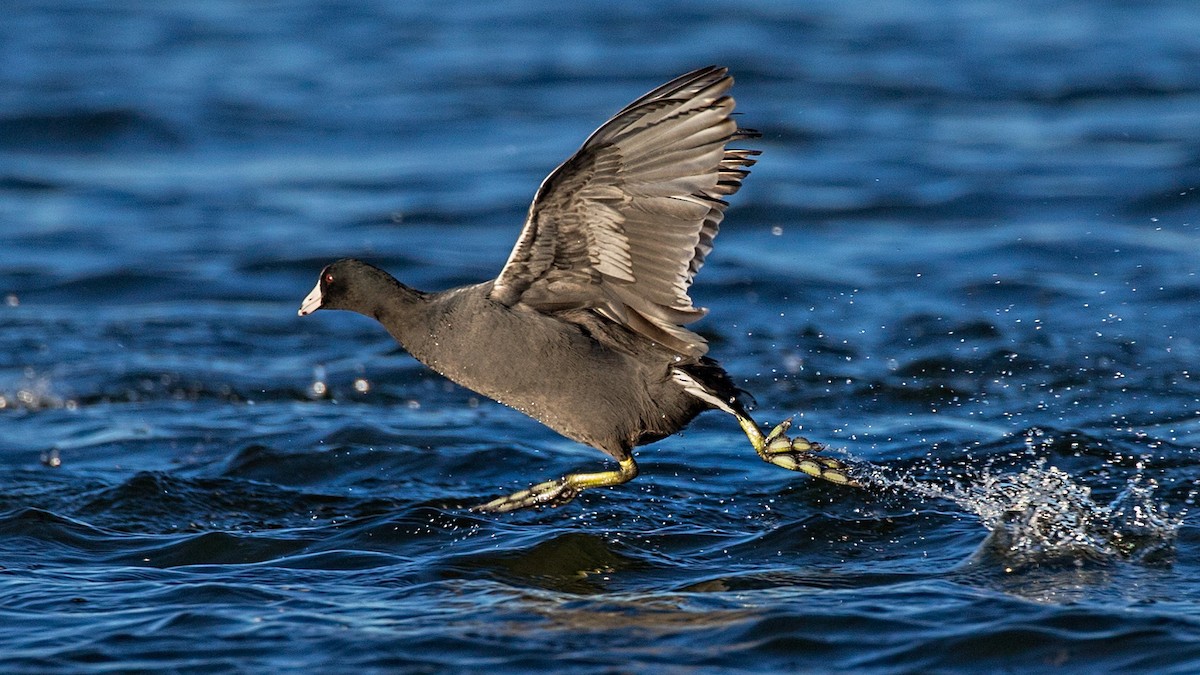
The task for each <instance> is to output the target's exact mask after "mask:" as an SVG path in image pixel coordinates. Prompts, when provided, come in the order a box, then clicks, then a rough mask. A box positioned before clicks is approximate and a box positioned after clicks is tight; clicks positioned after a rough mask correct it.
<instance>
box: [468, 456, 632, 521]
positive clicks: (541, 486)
mask: <svg viewBox="0 0 1200 675" xmlns="http://www.w3.org/2000/svg"><path fill="white" fill-rule="evenodd" d="M637 474H638V468H637V464H636V463H635V462H634V461H633V457H632V456H629V457H626V458H625V459H621V460H618V461H617V469H616V471H598V472H596V473H572V474H567V475H566V476H563V477H562V478H559V479H558V480H548V481H546V482H545V483H538V484H537V485H534V486H533V487H530V488H527V489H525V490H521V491H519V492H514V493H512V494H511V495H508V496H507V497H499V498H497V499H493V500H492V501H490V502H487V503H486V504H480V505H479V506H475V507H472V508H471V510H472V511H474V512H476V513H507V512H509V511H516V510H517V509H523V508H526V507H529V506H536V507H542V506H562V505H563V504H566V503H568V502H570V501H571V500H572V499H575V497H576V496H578V495H579V493H580V492H582V491H583V490H586V489H588V488H594V487H607V486H610V485H620V484H621V483H627V482H629V481H631V480H633V478H634V477H635V476H637Z"/></svg>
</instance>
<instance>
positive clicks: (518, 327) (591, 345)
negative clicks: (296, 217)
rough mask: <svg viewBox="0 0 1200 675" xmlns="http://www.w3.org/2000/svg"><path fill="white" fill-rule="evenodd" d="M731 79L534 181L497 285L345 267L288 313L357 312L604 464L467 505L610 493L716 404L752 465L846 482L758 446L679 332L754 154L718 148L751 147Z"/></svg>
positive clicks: (633, 114) (616, 120) (601, 132)
mask: <svg viewBox="0 0 1200 675" xmlns="http://www.w3.org/2000/svg"><path fill="white" fill-rule="evenodd" d="M732 85H733V78H732V77H730V76H729V74H728V72H727V70H726V69H725V68H720V67H716V66H709V67H707V68H701V69H700V70H696V71H693V72H691V73H688V74H686V75H682V76H680V77H678V78H676V79H674V80H671V81H670V82H668V83H666V84H664V85H662V86H661V87H659V88H657V89H655V90H653V91H651V92H650V93H648V94H646V95H645V96H642V97H641V98H639V99H637V100H636V101H634V102H633V103H630V104H629V105H628V106H626V107H625V109H624V110H621V111H620V112H619V113H617V114H616V115H615V116H614V117H613V118H612V119H610V120H609V121H607V122H605V123H604V125H603V126H601V127H600V128H599V129H597V130H596V131H595V132H594V133H593V134H592V135H591V136H590V137H589V138H588V139H587V141H586V142H585V143H584V144H583V147H582V148H580V149H579V151H578V152H576V153H575V154H574V155H573V156H572V157H571V158H570V159H568V160H567V161H566V162H565V163H563V164H562V165H561V166H559V167H558V168H557V169H555V170H554V171H553V172H552V173H551V174H550V175H549V177H547V178H546V180H544V181H543V182H542V185H541V187H540V188H538V191H537V195H536V196H535V197H534V199H533V204H532V205H531V206H530V207H529V215H528V217H527V218H526V221H525V227H524V229H523V230H522V231H521V234H520V237H519V238H518V239H517V244H516V246H515V247H514V248H513V251H512V253H511V254H510V255H509V257H508V262H506V263H505V264H504V269H502V270H501V271H500V275H499V276H498V277H496V278H495V279H494V280H492V281H485V282H483V283H480V284H476V285H473V286H464V287H460V288H454V289H450V290H447V291H440V292H436V293H425V292H422V291H418V290H415V289H412V288H409V287H407V286H405V285H403V284H401V283H400V282H398V281H396V279H394V278H393V277H392V276H391V275H389V274H388V273H387V272H384V271H383V270H381V269H379V268H377V267H373V266H371V265H368V264H367V263H364V262H361V261H358V260H352V259H346V260H339V261H337V262H335V263H333V264H331V265H329V266H328V267H326V268H325V269H324V270H322V271H321V276H320V278H319V280H318V281H317V285H316V287H315V288H313V290H312V292H311V293H309V295H308V297H306V298H305V299H304V304H303V305H302V306H301V307H300V315H301V316H304V315H307V314H311V313H312V312H314V311H316V310H318V309H348V310H352V311H355V312H358V313H360V314H363V315H365V316H369V317H372V318H374V319H376V320H377V321H379V322H380V323H381V324H383V326H384V328H386V329H387V331H388V332H389V333H391V335H392V337H394V338H396V340H398V341H399V342H400V344H401V345H403V346H404V348H405V349H406V350H407V351H408V352H409V353H410V354H412V355H413V356H414V357H415V358H416V359H417V360H419V361H421V362H422V363H424V364H425V365H427V366H429V367H430V368H432V369H433V370H435V371H437V372H439V373H441V374H442V375H444V376H446V377H447V378H449V379H451V380H453V381H454V382H457V383H458V384H460V385H462V386H464V387H467V388H468V389H471V390H474V391H476V392H479V393H480V394H483V395H484V396H487V397H489V398H492V399H495V400H496V401H499V402H500V403H503V404H505V405H507V406H511V407H513V408H516V409H517V410H520V411H521V412H523V413H525V414H526V415H529V416H530V417H532V418H534V419H536V420H538V421H540V422H542V423H543V424H545V425H546V426H548V427H550V428H551V429H554V430H555V431H557V432H558V433H560V434H562V435H563V436H566V437H567V438H570V439H573V440H576V441H579V442H580V443H585V444H587V445H590V446H592V447H594V448H597V449H598V450H601V451H603V452H604V453H606V454H608V455H609V456H610V457H612V458H613V459H615V460H616V461H617V468H616V470H612V471H600V472H597V473H573V474H569V475H567V476H564V477H563V478H560V479H558V480H552V481H547V482H544V483H539V484H537V485H534V486H533V487H531V488H529V489H527V490H521V491H520V492H517V493H514V494H511V495H509V496H507V497H500V498H499V499H495V500H492V501H490V502H487V503H486V504H482V505H479V506H477V507H475V508H476V510H479V511H497V512H498V511H511V510H514V509H518V508H522V507H526V506H559V505H561V504H565V503H567V502H568V501H570V500H571V499H573V498H574V497H575V496H576V495H577V494H578V493H579V491H580V490H583V489H586V488H593V487H600V486H609V485H619V484H621V483H624V482H626V481H628V480H630V479H632V478H633V477H634V476H636V475H637V473H638V469H637V464H636V463H635V462H634V459H633V448H635V447H637V446H639V445H645V444H647V443H652V442H654V441H657V440H659V439H662V438H664V437H666V436H669V435H671V434H674V433H675V432H677V431H679V430H680V429H682V428H683V427H684V426H686V425H687V424H688V423H689V422H691V420H692V419H693V418H694V417H696V415H698V414H700V413H702V412H704V411H706V410H714V409H715V410H722V411H724V412H727V413H729V414H730V415H733V416H734V417H735V418H736V419H737V421H738V423H739V424H740V425H741V427H742V430H743V431H744V432H745V433H746V435H747V436H748V437H749V439H750V443H751V444H752V445H753V446H754V449H755V451H756V452H758V455H759V456H760V457H761V458H762V459H763V460H765V461H767V462H770V463H772V464H775V465H777V466H781V467H783V468H785V469H791V470H794V471H802V472H804V473H806V474H809V475H811V476H816V477H819V478H824V479H825V480H828V481H832V482H834V483H839V484H849V485H855V484H856V483H855V481H854V480H853V479H852V478H851V477H850V476H849V474H848V473H847V471H846V467H845V466H844V465H843V464H842V463H840V462H838V461H837V460H834V459H831V458H829V457H824V456H821V455H818V454H816V453H817V452H818V451H819V450H821V446H819V445H817V444H816V443H810V442H809V441H807V440H805V439H803V438H795V439H789V438H788V437H787V436H785V435H784V434H785V432H786V431H787V429H788V427H789V426H790V424H791V420H790V419H789V420H787V421H785V422H783V423H782V424H780V425H778V426H777V427H775V428H774V430H772V431H771V432H770V433H769V434H768V435H766V436H765V437H764V436H763V434H762V432H761V431H760V430H759V427H758V425H757V424H756V423H755V422H754V420H752V419H751V418H750V415H749V414H748V413H747V412H746V409H745V407H743V405H742V404H741V403H740V402H739V399H738V395H739V393H741V392H740V390H739V389H738V388H737V387H736V386H735V385H734V384H733V382H732V380H730V378H729V375H728V374H726V372H725V370H724V369H723V368H721V366H720V365H719V364H718V363H717V362H716V361H714V360H713V359H711V358H709V357H707V356H705V353H706V352H707V351H708V345H707V344H706V343H705V340H704V338H702V337H700V336H699V335H697V334H695V333H693V332H691V331H689V330H688V329H686V328H684V326H685V325H687V324H690V323H692V322H694V321H696V320H697V319H699V318H700V317H702V316H704V314H705V310H704V309H702V308H697V307H694V306H692V300H691V298H690V297H688V288H689V286H691V283H692V279H693V278H694V277H695V276H696V273H697V272H698V271H699V270H700V268H701V266H702V265H703V264H704V259H705V257H706V256H707V255H708V254H709V252H710V251H712V247H713V238H714V237H716V235H717V228H718V226H719V225H720V223H721V219H722V218H723V217H724V215H725V208H726V206H727V205H728V204H727V203H726V202H725V201H724V200H723V199H722V198H723V197H725V196H726V195H731V194H733V193H734V192H737V190H738V188H740V187H741V184H742V180H743V179H744V178H745V177H746V176H747V175H748V174H749V171H747V168H748V167H750V166H751V165H753V164H754V161H755V160H754V159H753V157H754V156H756V155H758V154H759V152H758V151H757V150H745V149H733V148H729V147H728V145H729V144H730V143H733V142H736V141H740V140H743V139H747V138H755V137H757V136H758V134H757V133H756V132H754V131H751V130H748V129H738V127H737V124H736V123H735V122H734V120H733V118H732V117H731V114H732V112H733V106H734V103H733V99H732V98H730V97H729V95H728V94H727V92H728V91H729V88H730V87H731V86H732Z"/></svg>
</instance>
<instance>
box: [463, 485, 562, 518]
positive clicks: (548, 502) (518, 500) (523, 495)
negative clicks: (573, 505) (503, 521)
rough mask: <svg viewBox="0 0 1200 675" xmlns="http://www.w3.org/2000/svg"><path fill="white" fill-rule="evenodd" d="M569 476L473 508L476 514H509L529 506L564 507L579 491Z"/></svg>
mask: <svg viewBox="0 0 1200 675" xmlns="http://www.w3.org/2000/svg"><path fill="white" fill-rule="evenodd" d="M569 478H570V477H569V476H567V477H563V478H559V479H558V480H548V481H546V482H545V483H538V484H537V485H534V486H532V487H530V488H527V489H525V490H520V491H517V492H514V493H512V494H511V495H508V496H505V497H498V498H496V499H493V500H492V501H490V502H487V503H485V504H480V505H478V506H473V507H471V510H472V511H475V512H476V513H507V512H509V511H516V510H517V509H523V508H526V507H529V506H562V505H563V504H566V503H568V502H570V501H571V500H572V499H575V495H578V494H579V490H578V489H577V488H575V487H574V486H572V485H571V481H570V480H569Z"/></svg>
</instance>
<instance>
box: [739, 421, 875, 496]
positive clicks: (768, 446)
mask: <svg viewBox="0 0 1200 675" xmlns="http://www.w3.org/2000/svg"><path fill="white" fill-rule="evenodd" d="M743 426H745V425H743ZM791 426H792V420H791V418H790V417H789V418H788V419H786V420H784V421H783V422H780V423H779V424H778V425H776V426H775V428H774V429H772V430H771V433H769V434H767V436H766V438H763V437H762V435H761V433H758V434H755V435H757V438H755V435H750V434H749V432H747V435H750V441H751V443H753V444H754V449H755V450H756V451H757V452H758V456H759V457H761V458H762V459H763V461H765V462H770V463H771V464H774V465H775V466H779V467H783V468H784V469H787V470H789V471H799V472H801V473H806V474H808V475H810V476H812V477H813V478H820V479H822V480H827V481H829V482H830V483H837V484H838V485H849V486H852V487H862V484H861V483H859V482H858V481H857V480H855V479H854V478H852V477H851V476H850V467H849V466H848V465H846V464H845V463H843V462H840V461H838V460H836V459H834V458H832V457H826V456H824V455H820V454H817V453H819V452H821V451H822V450H824V449H825V446H823V445H821V444H820V443H814V442H812V441H810V440H808V439H807V438H804V437H802V436H797V437H795V438H788V437H787V435H786V433H787V430H788V429H789V428H790V427H791ZM755 431H758V429H757V427H755Z"/></svg>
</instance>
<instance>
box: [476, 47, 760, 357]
mask: <svg viewBox="0 0 1200 675" xmlns="http://www.w3.org/2000/svg"><path fill="white" fill-rule="evenodd" d="M732 85H733V78H732V77H730V76H729V75H728V72H727V71H726V69H725V68H719V67H716V66H709V67H707V68H702V69H700V70H696V71H693V72H691V73H688V74H686V75H683V76H680V77H678V78H676V79H674V80H672V81H670V82H668V83H666V84H664V85H663V86H661V87H659V88H657V89H655V90H654V91H651V92H650V93H648V94H646V95H645V96H642V97H641V98H639V99H638V100H636V101H634V102H633V103H631V104H629V105H628V106H627V107H626V108H625V109H624V110H622V111H621V112H619V113H617V114H616V115H615V116H614V117H613V118H612V119H610V120H609V121H608V122H605V123H604V125H603V126H601V127H600V128H599V129H597V130H596V131H595V132H594V133H593V134H592V135H591V136H590V137H589V138H588V139H587V141H586V142H585V143H584V144H583V147H582V148H580V149H579V151H578V152H576V153H575V154H574V155H573V156H572V157H571V158H570V159H568V160H567V161H566V162H565V163H563V164H562V166H560V167H558V168H557V169H555V170H554V172H553V173H551V174H550V175H549V176H548V177H547V178H546V180H544V181H543V182H542V185H541V187H540V188H539V189H538V191H537V195H536V196H535V197H534V200H533V204H532V205H531V206H530V207H529V215H528V217H527V219H526V221H525V228H524V229H523V230H522V231H521V235H520V237H519V238H518V240H517V245H516V246H515V247H514V248H513V251H512V254H511V255H509V258H508V262H507V263H505V265H504V269H503V270H501V272H500V275H499V276H498V277H497V278H496V280H495V282H494V284H493V287H492V292H491V297H492V299H493V300H496V301H498V302H501V303H504V304H506V305H509V306H512V305H515V304H517V303H523V304H525V305H528V306H530V307H533V308H535V309H538V310H541V311H548V312H553V311H563V310H570V309H581V308H590V309H594V310H595V311H597V312H599V313H600V314H601V315H603V316H604V317H606V318H608V319H609V320H612V321H616V322H619V323H621V324H624V325H625V326H627V327H629V328H630V329H631V330H633V331H636V332H637V333H640V334H642V335H644V336H646V337H647V338H650V339H652V340H655V341H657V342H659V343H660V344H662V345H663V346H665V347H667V348H669V349H672V350H674V351H676V352H678V353H679V354H682V355H688V356H700V355H702V354H704V353H705V352H706V351H707V349H708V347H707V345H706V344H705V341H704V339H703V338H701V337H700V336H699V335H696V334H695V333H693V332H691V331H689V330H687V329H686V328H683V326H684V325H686V324H688V323H691V322H693V321H695V320H697V319H699V318H700V317H702V316H704V313H705V310H704V309H701V308H697V307H694V306H692V300H691V298H690V297H688V288H689V286H691V283H692V278H693V277H694V276H695V275H696V272H698V271H699V270H700V267H701V266H702V265H703V264H704V258H705V256H707V255H708V253H709V251H711V250H712V245H713V238H714V237H715V236H716V235H717V228H718V227H719V225H720V223H721V219H722V217H723V216H724V213H725V207H726V206H727V205H728V204H727V203H726V202H724V201H722V199H721V198H722V197H723V196H725V195H729V194H733V193H734V192H737V190H738V188H740V187H741V184H742V179H744V178H745V177H746V175H747V174H748V173H749V172H748V171H747V170H746V167H749V166H751V165H753V164H754V160H753V159H752V157H753V156H754V155H757V154H758V152H757V151H755V150H736V149H729V148H727V147H726V146H727V145H728V144H729V143H730V142H731V141H734V140H737V139H741V138H749V137H754V136H757V134H756V133H755V132H753V131H748V130H739V129H738V127H737V123H736V122H734V120H733V119H732V117H731V116H730V115H731V113H732V112H733V105H734V103H733V99H732V98H730V97H729V96H728V95H726V92H728V91H729V88H730V87H731V86H732Z"/></svg>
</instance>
